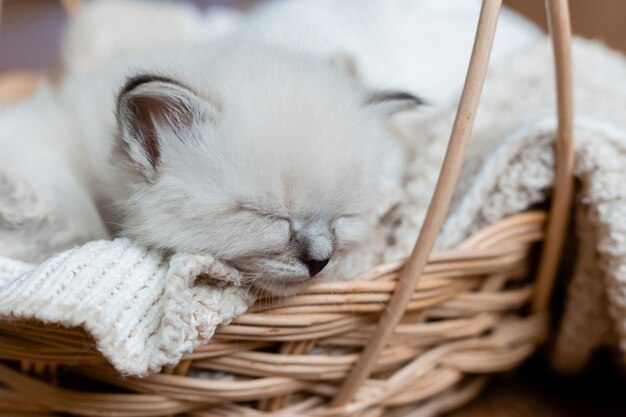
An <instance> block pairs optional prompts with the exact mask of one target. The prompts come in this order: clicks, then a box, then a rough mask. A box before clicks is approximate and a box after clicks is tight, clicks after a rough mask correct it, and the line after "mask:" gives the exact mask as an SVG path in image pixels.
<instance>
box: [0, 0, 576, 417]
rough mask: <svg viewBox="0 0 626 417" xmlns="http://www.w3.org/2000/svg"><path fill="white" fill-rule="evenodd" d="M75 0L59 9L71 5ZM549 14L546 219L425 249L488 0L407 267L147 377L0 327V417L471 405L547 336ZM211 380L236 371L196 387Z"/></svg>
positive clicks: (476, 71)
mask: <svg viewBox="0 0 626 417" xmlns="http://www.w3.org/2000/svg"><path fill="white" fill-rule="evenodd" d="M79 3H80V2H77V1H66V2H65V4H66V6H67V7H68V8H70V9H71V10H76V8H77V7H79ZM546 4H547V8H548V11H549V20H550V28H551V33H552V35H553V45H554V50H555V58H556V59H555V60H556V68H557V75H558V76H557V79H558V82H557V92H558V97H559V100H558V105H559V109H558V110H559V131H558V146H557V152H558V155H559V164H558V170H557V180H556V190H555V193H554V196H553V200H552V207H551V212H550V213H545V212H543V211H535V212H527V213H521V214H519V215H516V216H513V217H510V218H508V219H505V220H503V221H501V222H499V223H497V224H495V225H492V226H490V227H487V228H485V229H483V230H481V231H479V232H478V233H476V234H474V235H472V236H471V237H469V238H468V239H467V240H466V241H464V242H463V243H461V244H460V245H459V246H458V247H456V248H455V249H454V250H450V251H446V252H437V253H434V254H431V253H430V252H431V250H432V247H433V243H434V240H435V237H436V235H437V233H438V231H439V230H440V228H441V225H442V223H443V221H444V218H445V214H446V212H447V209H448V205H449V202H450V199H451V194H452V190H453V188H454V185H455V183H456V179H457V177H458V173H459V169H460V165H461V161H462V158H463V154H464V150H465V147H466V144H467V140H468V137H469V133H470V131H471V127H472V122H473V118H474V113H475V109H476V107H477V103H478V99H479V96H480V90H481V88H482V84H483V81H484V77H485V72H486V71H485V70H486V66H487V62H488V58H489V53H490V49H491V43H492V41H493V36H494V32H495V26H496V22H497V16H498V11H499V9H500V7H501V0H485V1H484V2H483V8H482V11H481V16H480V21H479V27H478V31H477V36H476V41H475V46H474V50H473V54H472V60H471V64H470V69H469V72H468V76H467V80H466V84H465V88H464V91H463V95H462V99H461V102H460V105H459V110H458V113H457V118H456V120H455V124H454V128H453V133H452V136H451V140H450V144H449V148H448V152H447V155H446V160H445V162H444V166H443V169H442V173H441V175H440V180H439V183H438V185H437V189H436V191H435V195H434V197H433V200H432V202H431V206H430V208H429V212H428V214H427V218H426V221H425V226H424V228H423V230H422V231H421V233H420V237H419V239H418V242H417V244H416V246H415V249H414V252H413V254H412V255H411V257H410V258H409V259H407V260H406V262H397V263H392V264H385V265H380V266H378V267H376V268H374V269H372V270H371V271H368V272H367V273H365V274H362V275H360V276H358V277H356V278H355V279H354V280H352V281H348V282H336V283H323V284H316V285H314V286H312V287H310V288H309V289H308V290H307V291H306V292H304V293H302V294H299V295H296V296H293V297H290V298H286V299H282V300H259V301H258V302H257V303H256V304H255V305H254V306H253V308H252V309H251V310H250V311H249V312H248V313H246V314H245V315H243V316H241V317H239V318H238V319H236V320H235V321H234V322H233V323H232V324H231V325H229V326H226V327H223V328H221V329H220V330H219V331H218V333H217V334H216V336H215V339H214V341H213V342H212V343H210V344H208V345H205V346H203V347H200V348H198V349H197V350H196V351H195V352H193V353H191V354H188V355H186V356H185V357H184V359H183V361H182V362H181V363H180V364H179V365H178V366H177V367H175V368H170V369H167V370H166V371H164V372H162V373H161V374H157V375H152V376H150V377H147V378H144V379H136V378H120V377H119V376H118V375H117V374H116V373H115V371H114V369H113V368H112V367H111V366H110V365H109V364H108V363H107V362H106V361H105V360H104V359H103V358H102V356H101V355H100V354H99V353H98V352H97V351H96V350H95V349H94V348H93V341H92V340H90V339H89V337H88V336H87V335H86V334H85V333H84V331H82V330H81V329H67V328H61V327H53V326H43V325H41V324H38V323H25V322H2V323H0V415H49V414H50V413H69V414H75V415H82V416H128V417H138V416H167V415H175V414H185V415H193V416H205V417H209V416H211V417H213V416H227V417H232V416H265V415H275V416H278V415H280V416H320V417H322V416H328V417H331V416H362V417H375V416H382V415H389V416H396V415H397V416H400V415H407V416H416V417H417V416H428V415H433V414H436V413H439V412H444V411H446V410H449V409H451V408H454V407H457V406H459V405H461V404H463V403H465V402H467V401H469V400H470V399H471V398H473V397H474V396H475V395H476V394H477V393H478V392H479V391H480V388H481V386H482V385H483V383H484V376H485V375H487V374H490V373H494V372H501V371H505V370H509V369H512V368H515V367H516V366H517V365H518V364H519V363H520V362H521V361H523V360H524V359H525V358H526V357H528V356H529V355H530V354H531V353H532V352H533V351H534V350H535V348H536V347H537V345H538V344H540V343H541V342H542V341H543V340H545V338H546V336H547V334H546V329H547V325H546V324H547V319H546V314H545V310H546V306H547V304H548V301H549V298H550V292H551V287H552V281H553V277H554V274H555V270H556V266H557V261H558V257H559V254H560V252H561V247H562V243H563V236H564V229H565V225H566V224H567V216H566V215H564V213H567V212H568V210H567V209H566V208H567V205H568V203H569V201H570V195H571V183H572V181H571V167H572V152H571V135H572V98H571V68H570V67H571V63H570V60H571V59H570V46H569V42H570V29H569V14H568V8H567V2H566V0H547V2H546ZM36 79H37V77H36V76H34V75H33V76H31V75H28V74H26V75H23V74H18V75H16V74H11V75H7V76H4V77H3V78H2V79H0V104H2V102H5V103H6V102H7V101H9V100H10V99H12V98H15V97H18V96H22V95H24V94H26V93H27V92H28V91H30V89H31V87H32V82H34V80H36ZM551 213H560V215H558V216H552V215H551ZM541 241H543V246H542V247H543V250H542V257H541V258H542V259H541V262H540V263H539V266H538V272H537V273H536V279H529V275H530V272H532V271H535V268H531V265H532V257H531V256H530V253H531V250H532V248H533V247H534V246H536V245H537V244H538V243H539V242H541ZM420 277H428V279H424V280H420ZM531 306H532V308H531ZM318 348H324V349H318ZM218 373H224V375H236V377H230V378H226V379H224V378H213V379H209V378H207V376H214V377H216V376H220V375H219V374H218ZM59 381H61V382H62V383H59Z"/></svg>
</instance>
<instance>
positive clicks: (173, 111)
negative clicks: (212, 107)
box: [131, 96, 193, 168]
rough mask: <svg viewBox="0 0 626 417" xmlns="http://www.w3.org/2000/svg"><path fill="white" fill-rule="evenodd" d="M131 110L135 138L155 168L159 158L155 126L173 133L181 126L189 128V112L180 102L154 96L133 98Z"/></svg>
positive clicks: (159, 149)
mask: <svg viewBox="0 0 626 417" xmlns="http://www.w3.org/2000/svg"><path fill="white" fill-rule="evenodd" d="M131 109H132V112H133V119H134V122H135V126H134V129H135V133H136V136H137V137H138V138H140V140H141V145H142V147H143V149H144V151H145V153H146V156H147V157H148V159H149V161H150V164H151V165H152V167H153V168H156V166H157V164H158V163H159V158H160V157H161V147H160V143H159V137H158V134H157V124H158V125H160V126H161V127H169V128H171V129H172V130H173V131H176V130H178V129H180V128H181V127H182V126H181V125H187V126H189V125H190V124H191V123H192V120H193V116H192V115H191V110H190V109H189V108H188V107H187V106H185V105H184V103H182V102H180V101H177V100H174V99H167V98H163V97H155V96H135V97H133V99H132V103H131Z"/></svg>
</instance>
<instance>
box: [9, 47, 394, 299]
mask: <svg viewBox="0 0 626 417" xmlns="http://www.w3.org/2000/svg"><path fill="white" fill-rule="evenodd" d="M144 73H146V74H157V75H159V76H165V77H169V78H171V79H173V80H176V82H177V83H180V84H181V85H182V87H180V88H179V87H172V86H171V85H170V86H169V87H168V86H163V85H159V83H151V84H150V83H148V84H144V85H141V86H140V87H137V88H135V89H134V90H131V92H130V93H128V94H131V95H132V94H144V95H164V96H167V98H168V99H171V100H174V101H176V100H177V102H183V103H184V104H185V106H187V107H185V108H193V109H192V113H193V114H194V117H193V120H192V121H191V122H189V123H188V125H183V124H184V123H182V122H180V120H179V121H174V123H173V124H171V125H170V124H168V123H165V122H163V123H160V124H158V129H157V130H158V137H159V143H160V144H161V147H160V151H161V152H160V153H161V155H160V159H159V163H158V165H157V166H156V167H152V166H151V165H150V163H149V162H148V161H147V159H146V157H145V153H144V151H143V150H142V148H141V147H140V146H138V145H137V143H138V142H137V138H136V137H134V136H133V133H132V132H131V130H132V129H131V130H125V129H124V126H125V125H124V120H126V118H128V117H129V116H128V114H126V113H124V112H123V114H121V115H120V120H121V121H122V129H121V131H119V135H118V126H117V121H116V115H115V111H116V110H115V109H116V106H117V93H118V92H119V91H120V89H121V87H122V86H123V85H124V83H125V81H126V79H127V78H128V77H129V76H132V75H136V74H144ZM368 97H369V91H367V89H365V88H364V87H363V86H362V85H361V84H360V82H358V81H357V80H355V79H353V78H352V77H351V76H350V74H349V73H348V72H347V71H344V70H343V69H341V68H337V67H336V65H332V64H330V63H329V60H327V59H322V58H317V57H310V56H307V55H304V54H299V53H296V52H294V51H289V50H283V49H279V48H274V47H272V46H269V45H266V44H263V43H259V42H255V41H251V40H250V39H241V38H233V39H229V40H223V41H220V42H214V43H212V44H211V45H193V46H189V47H185V48H176V49H163V48H160V49H159V50H158V51H153V52H147V53H145V54H141V55H139V56H132V57H130V58H129V59H127V60H126V59H124V60H120V61H117V62H114V63H112V64H110V65H109V66H107V67H105V68H103V69H102V70H101V71H98V72H97V73H94V74H92V75H84V76H76V77H71V78H70V79H68V80H67V81H66V82H65V83H64V84H63V85H61V86H60V88H59V89H58V90H57V91H50V90H49V89H47V88H44V89H41V90H40V91H39V92H38V93H37V94H36V95H35V96H34V97H33V98H31V99H29V100H28V101H26V102H24V103H23V104H22V105H20V106H19V107H17V108H15V109H12V110H10V111H7V112H5V113H3V114H0V147H1V148H2V149H3V150H4V149H8V152H3V153H2V161H0V162H1V163H2V164H1V165H0V166H2V167H3V169H4V168H7V167H9V168H10V171H11V173H12V174H11V175H12V176H14V177H15V176H16V177H22V178H27V179H28V180H29V182H39V183H38V186H41V184H44V186H45V187H50V195H51V197H52V198H53V199H54V198H56V201H53V202H52V205H51V208H50V211H51V213H52V214H51V216H53V217H55V218H67V219H70V221H69V223H68V224H58V225H56V227H50V228H49V230H48V231H47V232H46V234H47V235H46V236H45V237H47V238H49V239H52V238H53V237H54V236H55V235H56V234H57V233H59V232H60V231H63V233H66V234H68V233H69V234H70V235H73V238H72V239H70V240H68V241H71V242H72V243H76V242H80V241H84V240H89V239H96V238H106V237H108V235H107V233H106V232H105V230H104V229H102V227H101V226H99V224H100V223H99V222H98V221H97V215H95V214H94V212H93V210H92V208H93V206H94V205H96V206H97V208H98V211H99V213H100V214H101V215H102V216H104V219H105V220H106V221H107V222H109V223H110V226H112V230H115V229H119V231H120V233H121V234H123V235H128V236H131V237H132V238H134V239H136V240H137V241H139V242H141V243H143V244H145V245H148V246H153V247H158V248H163V249H167V250H173V251H181V252H188V253H208V254H211V255H213V256H215V257H217V258H219V259H221V260H223V261H226V262H229V263H231V264H233V265H235V266H236V267H238V268H239V269H241V270H242V271H243V272H245V273H246V277H247V278H248V279H249V282H251V283H252V282H254V283H255V284H256V285H257V286H264V287H267V289H268V290H270V291H271V292H273V293H281V294H285V293H289V292H292V291H294V290H295V289H297V288H299V287H300V286H301V285H302V284H303V283H304V282H306V281H308V278H309V272H308V269H307V267H306V266H305V265H304V264H303V262H302V261H301V259H302V257H303V256H304V255H303V251H304V252H306V253H305V255H306V257H309V258H312V259H325V258H329V257H330V258H332V259H333V260H335V259H336V258H338V257H340V255H341V253H342V252H344V251H345V250H347V249H349V248H350V247H351V246H352V245H354V244H355V243H358V242H359V241H360V240H361V239H363V237H364V236H366V234H367V232H368V231H369V230H371V227H372V226H373V225H374V224H375V222H376V218H375V217H374V215H373V213H374V212H375V209H376V208H377V207H376V204H377V196H379V195H381V193H382V192H383V191H384V190H386V189H389V188H390V187H394V186H397V185H398V184H399V181H400V179H399V172H400V168H401V162H400V159H401V158H400V156H399V150H398V149H397V147H396V144H395V143H394V142H393V139H392V137H391V135H390V134H389V132H388V130H387V127H386V122H387V116H388V111H389V108H388V107H389V106H388V104H389V103H386V104H385V103H380V104H369V105H368V104H365V103H366V102H367V99H368ZM123 103H124V100H122V104H123ZM190 111H191V110H190ZM198 115H205V116H206V117H204V116H203V117H200V116H198ZM131 122H132V121H131ZM128 126H131V127H132V123H131V124H129V125H128ZM129 132H131V133H129ZM135 136H136V135H135ZM119 140H123V141H125V145H127V146H126V149H127V152H126V154H125V158H126V159H127V160H124V158H120V157H117V158H112V155H114V154H115V153H114V148H115V146H116V142H117V141H119ZM37 149H45V150H46V155H38V153H37ZM51 149H54V155H52V154H49V151H50V150H51ZM11 161H19V163H16V164H12V163H11ZM128 162H130V164H128ZM133 164H134V166H129V165H133ZM66 178H71V179H76V180H73V181H70V182H68V181H66ZM70 185H71V189H68V190H67V194H68V195H69V197H68V199H66V200H63V199H61V198H60V195H61V194H60V193H58V192H55V190H58V189H59V188H60V187H68V186H70ZM64 198H65V197H64ZM81 200H85V201H86V203H85V201H81ZM5 212H6V209H4V208H2V206H0V213H1V215H5V214H4V213H5ZM5 217H6V216H5ZM0 218H2V217H0ZM14 226H15V225H10V224H8V223H7V224H4V223H0V227H4V228H8V227H14ZM31 233H32V232H31V231H28V232H26V231H25V232H24V235H22V236H15V235H14V236H12V237H11V240H12V241H14V242H15V241H22V242H23V243H24V244H26V243H27V242H28V241H29V240H30V239H31V238H32V234H31ZM0 239H2V238H1V237H0ZM0 249H1V250H2V251H3V253H2V254H3V255H9V256H13V257H21V258H26V259H28V258H29V256H28V255H29V254H28V253H24V251H23V250H21V251H14V250H13V248H12V247H11V245H10V244H8V243H6V244H4V245H3V246H0ZM53 249H58V245H57V246H55V247H54V248H53ZM327 269H328V268H327Z"/></svg>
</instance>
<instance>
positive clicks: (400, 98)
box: [365, 91, 427, 116]
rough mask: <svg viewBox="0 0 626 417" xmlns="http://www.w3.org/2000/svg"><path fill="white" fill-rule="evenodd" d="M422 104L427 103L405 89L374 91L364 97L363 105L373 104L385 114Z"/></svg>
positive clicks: (388, 114)
mask: <svg viewBox="0 0 626 417" xmlns="http://www.w3.org/2000/svg"><path fill="white" fill-rule="evenodd" d="M424 104H427V103H426V101H424V100H423V99H422V98H420V97H417V96H414V95H413V94H410V93H407V92H405V91H375V92H373V93H370V94H368V95H367V97H366V99H365V105H367V106H375V107H377V108H379V109H380V111H381V112H382V113H383V114H385V115H387V116H390V115H392V114H395V113H399V112H401V111H405V110H411V109H414V108H415V107H418V106H421V105H424Z"/></svg>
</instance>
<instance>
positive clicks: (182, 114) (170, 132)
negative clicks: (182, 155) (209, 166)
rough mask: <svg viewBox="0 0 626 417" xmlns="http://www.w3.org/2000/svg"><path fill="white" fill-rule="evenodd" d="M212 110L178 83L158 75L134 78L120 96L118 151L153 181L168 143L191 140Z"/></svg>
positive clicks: (205, 102)
mask: <svg viewBox="0 0 626 417" xmlns="http://www.w3.org/2000/svg"><path fill="white" fill-rule="evenodd" d="M211 110H212V108H211V105H210V104H209V103H208V102H207V101H206V100H204V99H202V98H201V97H200V96H198V95H197V94H196V93H195V92H193V91H192V90H191V89H189V88H188V87H186V86H184V85H182V84H181V83H179V82H177V81H175V80H172V79H169V78H166V77H162V76H157V75H139V76H136V77H134V78H131V79H129V80H128V82H127V83H126V85H125V86H124V87H123V88H122V90H121V92H120V94H119V96H118V103H117V121H118V128H119V131H120V133H119V135H120V143H119V144H118V145H119V146H118V148H119V149H121V150H122V151H123V154H124V155H125V157H126V158H127V159H128V160H129V161H128V162H130V164H131V165H132V166H133V167H135V168H136V169H137V170H138V171H139V173H140V174H141V175H143V176H144V177H145V178H146V179H151V178H153V177H154V175H155V174H156V173H157V170H158V167H159V164H160V162H161V154H162V149H163V147H164V146H165V145H167V144H166V143H165V141H167V140H169V141H175V140H178V141H184V140H186V139H188V138H189V136H190V133H192V132H191V131H192V129H193V127H194V126H195V125H196V124H197V123H200V122H203V121H205V120H207V119H208V118H209V117H210V113H211Z"/></svg>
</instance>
